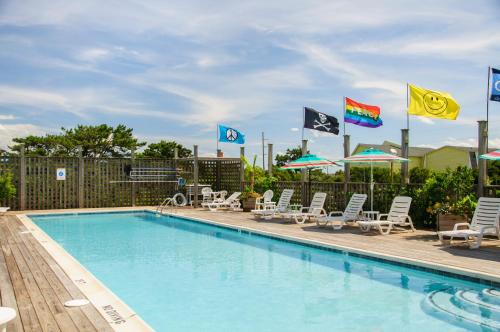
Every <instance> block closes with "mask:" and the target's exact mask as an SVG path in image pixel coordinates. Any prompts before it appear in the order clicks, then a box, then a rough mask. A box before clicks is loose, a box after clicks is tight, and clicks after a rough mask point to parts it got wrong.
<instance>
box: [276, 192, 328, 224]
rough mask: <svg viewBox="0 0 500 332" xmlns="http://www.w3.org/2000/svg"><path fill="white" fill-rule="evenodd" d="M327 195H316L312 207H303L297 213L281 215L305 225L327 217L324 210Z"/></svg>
mask: <svg viewBox="0 0 500 332" xmlns="http://www.w3.org/2000/svg"><path fill="white" fill-rule="evenodd" d="M325 200H326V193H315V194H314V196H313V199H312V201H311V205H310V206H303V207H301V208H300V209H299V210H297V211H292V212H288V213H283V214H281V215H282V217H283V218H293V219H294V220H295V222H296V223H297V224H304V223H305V222H306V221H307V220H311V219H317V218H321V217H323V216H326V211H325V209H324V208H323V206H324V205H325Z"/></svg>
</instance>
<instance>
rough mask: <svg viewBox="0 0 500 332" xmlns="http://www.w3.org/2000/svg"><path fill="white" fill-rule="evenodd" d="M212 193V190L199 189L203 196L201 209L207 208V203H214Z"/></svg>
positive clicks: (208, 188) (206, 188) (207, 188)
mask: <svg viewBox="0 0 500 332" xmlns="http://www.w3.org/2000/svg"><path fill="white" fill-rule="evenodd" d="M212 192H213V191H212V188H210V187H203V188H202V189H201V195H202V196H203V199H202V201H201V206H202V207H208V203H212V202H213V201H214V200H213V195H212Z"/></svg>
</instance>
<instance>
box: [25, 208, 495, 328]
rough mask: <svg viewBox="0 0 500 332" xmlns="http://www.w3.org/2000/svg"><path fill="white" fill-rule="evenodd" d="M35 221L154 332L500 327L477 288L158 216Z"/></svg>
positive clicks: (489, 299)
mask: <svg viewBox="0 0 500 332" xmlns="http://www.w3.org/2000/svg"><path fill="white" fill-rule="evenodd" d="M31 219H32V220H33V221H34V222H35V223H36V224H37V225H38V226H39V227H40V228H42V229H43V230H44V231H45V232H46V233H47V234H48V235H50V236H51V237H52V238H53V239H54V240H55V241H57V242H58V243H59V244H60V245H62V247H64V249H65V250H66V251H68V252H69V253H70V254H71V255H73V256H74V257H75V258H76V259H77V260H78V261H79V262H80V263H82V264H83V265H84V266H85V267H86V268H87V269H88V270H89V271H90V272H92V273H93V274H94V275H95V276H96V277H97V278H98V279H100V280H101V281H102V282H103V283H104V284H105V285H106V286H107V287H109V288H110V289H111V290H112V291H113V292H114V293H115V294H117V295H118V296H119V297H120V298H121V299H122V300H124V301H125V302H126V303H127V304H128V305H129V306H130V307H131V308H132V309H133V310H134V311H135V312H137V313H138V314H139V315H140V316H141V317H142V318H143V319H144V320H145V321H146V322H148V324H150V325H151V326H152V327H153V328H154V329H155V330H157V331H327V330H330V331H401V330H403V329H404V330H405V332H411V331H419V332H421V331H464V330H478V331H495V330H497V328H500V318H499V316H500V300H499V299H500V292H498V290H495V289H491V287H487V286H485V285H481V284H478V283H473V282H469V281H465V280H460V279H455V278H451V277H446V276H443V275H438V274H434V273H429V272H424V271H419V270H414V269H410V268H405V267H402V266H398V265H393V264H389V263H384V262H380V261H374V260H370V259H365V258H361V257H354V256H349V255H347V254H345V253H337V252H333V251H327V250H322V249H318V248H312V247H308V246H304V245H299V244H294V243H290V242H286V241H280V240H276V239H270V238H267V237H262V236H258V235H255V234H248V233H241V232H238V231H234V230H229V229H224V228H220V227H214V226H211V225H207V224H203V223H199V222H196V221H192V220H187V219H181V218H177V217H168V216H161V217H160V216H156V215H155V214H154V213H151V212H143V211H140V212H132V213H131V212H127V213H92V214H71V215H70V214H68V215H46V216H31ZM332 236H335V235H334V234H332ZM382 240H383V239H382V238H381V241H382ZM457 294H459V295H457Z"/></svg>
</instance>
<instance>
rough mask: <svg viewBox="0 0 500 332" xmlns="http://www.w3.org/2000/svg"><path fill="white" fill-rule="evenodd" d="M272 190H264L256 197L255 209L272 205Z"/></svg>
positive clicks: (262, 208)
mask: <svg viewBox="0 0 500 332" xmlns="http://www.w3.org/2000/svg"><path fill="white" fill-rule="evenodd" d="M273 196H274V192H273V191H272V190H266V192H265V193H264V194H263V195H262V197H259V198H257V201H256V202H255V210H264V209H265V208H266V207H267V206H274V204H276V203H274V202H272V199H273Z"/></svg>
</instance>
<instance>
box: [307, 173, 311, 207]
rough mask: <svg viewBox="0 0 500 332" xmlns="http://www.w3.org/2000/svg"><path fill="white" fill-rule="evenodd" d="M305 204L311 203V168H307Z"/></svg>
mask: <svg viewBox="0 0 500 332" xmlns="http://www.w3.org/2000/svg"><path fill="white" fill-rule="evenodd" d="M307 180H308V181H307V182H308V185H307V204H308V205H311V169H310V168H309V176H308V177H307Z"/></svg>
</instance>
